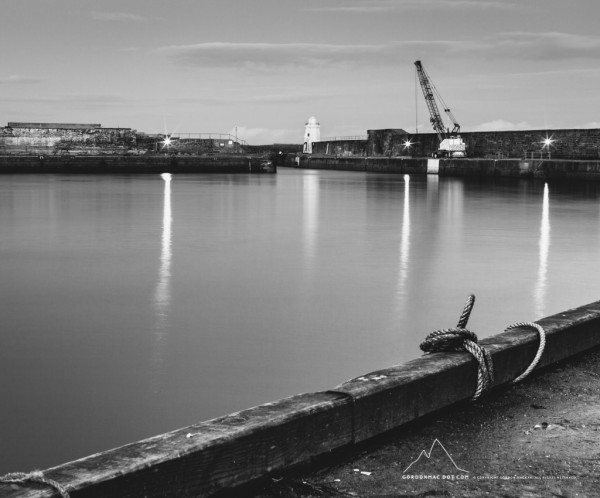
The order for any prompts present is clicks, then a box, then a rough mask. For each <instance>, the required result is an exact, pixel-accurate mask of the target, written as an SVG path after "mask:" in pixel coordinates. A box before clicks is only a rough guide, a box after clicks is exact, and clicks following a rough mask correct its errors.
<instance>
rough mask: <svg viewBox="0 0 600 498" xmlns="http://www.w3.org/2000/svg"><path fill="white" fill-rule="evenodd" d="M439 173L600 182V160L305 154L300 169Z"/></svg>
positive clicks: (445, 174) (298, 166) (300, 158)
mask: <svg viewBox="0 0 600 498" xmlns="http://www.w3.org/2000/svg"><path fill="white" fill-rule="evenodd" d="M432 166H433V170H434V171H435V174H437V175H439V176H463V177H464V176H469V177H509V178H539V179H543V180H586V181H600V160H586V161H584V160H569V159H528V160H524V159H484V158H461V159H458V158H456V159H429V158H426V157H420V158H419V157H415V158H410V157H385V156H384V157H382V156H365V157H357V156H354V157H352V156H338V157H336V156H325V155H315V154H312V155H310V154H305V155H302V156H300V157H299V163H297V164H295V167H297V168H301V169H319V170H339V171H366V172H371V173H396V174H423V175H425V174H427V173H431V172H432Z"/></svg>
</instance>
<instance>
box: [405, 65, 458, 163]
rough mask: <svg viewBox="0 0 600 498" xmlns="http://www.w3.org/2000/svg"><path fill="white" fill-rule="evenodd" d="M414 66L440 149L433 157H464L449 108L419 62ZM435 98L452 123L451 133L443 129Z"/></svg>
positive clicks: (456, 123) (455, 122)
mask: <svg viewBox="0 0 600 498" xmlns="http://www.w3.org/2000/svg"><path fill="white" fill-rule="evenodd" d="M415 66H416V68H417V74H418V76H419V83H420V84H421V90H423V96H424V97H425V102H426V103H427V108H428V109H429V115H430V116H431V125H432V126H433V129H434V130H435V132H436V133H437V136H438V138H439V140H440V147H439V149H438V151H437V152H435V153H434V156H435V157H438V156H442V157H444V156H446V157H448V156H449V157H465V156H466V145H465V143H464V142H463V140H462V139H461V138H460V135H458V134H459V133H460V125H459V124H458V122H457V121H456V119H455V118H454V115H453V114H452V111H451V110H450V108H449V107H448V106H447V105H446V103H445V102H444V99H442V96H441V95H440V92H438V90H437V88H436V87H435V85H434V84H433V83H432V82H431V79H430V78H429V75H428V74H427V72H426V71H425V69H424V68H423V65H422V64H421V61H415ZM436 96H437V98H438V100H439V101H440V102H441V104H442V105H443V106H444V112H445V113H446V114H447V115H448V117H449V118H450V121H452V124H453V126H454V127H453V128H452V131H450V130H449V129H446V128H445V127H444V122H443V121H442V116H441V114H440V111H439V109H438V106H437V102H436V99H435V97H436ZM452 135H454V136H452Z"/></svg>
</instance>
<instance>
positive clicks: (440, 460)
mask: <svg viewBox="0 0 600 498" xmlns="http://www.w3.org/2000/svg"><path fill="white" fill-rule="evenodd" d="M434 449H435V450H436V451H435V454H434V453H433V450H434ZM432 455H433V459H432ZM447 461H450V463H451V464H452V466H453V467H454V468H455V469H456V470H459V471H460V472H465V473H467V474H468V473H469V471H468V470H465V469H461V468H460V467H459V466H458V465H456V462H455V461H454V460H453V459H452V457H451V456H450V453H448V451H447V450H446V448H444V445H443V444H442V443H440V441H439V439H437V438H436V439H435V441H434V442H433V443H432V444H431V448H429V451H426V450H423V451H421V453H419V456H418V457H417V458H416V460H414V461H413V462H411V464H410V465H409V466H408V467H406V469H405V470H404V472H403V474H406V473H407V472H408V471H409V470H410V469H411V468H413V472H415V471H416V470H417V469H419V470H422V467H432V466H435V467H436V468H437V467H438V466H439V465H440V464H443V466H444V467H447V465H446V462H447ZM414 466H416V467H414ZM436 470H438V469H436ZM427 472H431V469H430V468H429V469H427Z"/></svg>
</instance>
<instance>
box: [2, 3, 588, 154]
mask: <svg viewBox="0 0 600 498" xmlns="http://www.w3.org/2000/svg"><path fill="white" fill-rule="evenodd" d="M0 6H1V11H0V12H1V14H0V42H1V46H2V58H1V59H0V61H1V64H0V126H5V125H6V123H7V122H8V121H36V122H37V121H44V122H48V121H51V122H80V123H101V124H102V126H107V127H110V126H121V127H131V128H135V129H137V130H139V131H145V132H148V133H155V132H164V131H167V132H173V131H177V132H191V133H204V132H222V133H234V130H235V128H236V127H237V131H238V135H239V136H240V138H243V139H245V140H247V141H248V142H249V143H251V144H265V143H275V142H291V143H300V142H301V141H302V139H303V134H304V124H305V122H306V121H307V119H308V118H309V117H310V116H316V117H317V119H318V121H319V122H320V123H321V135H322V136H323V137H328V136H340V135H363V134H365V133H366V130H367V129H376V128H404V129H406V130H408V131H410V132H414V131H415V128H416V126H417V124H418V125H419V126H420V129H421V130H422V131H432V130H431V127H430V125H429V116H428V114H427V108H426V106H425V102H424V99H423V96H422V94H421V93H420V89H418V92H419V93H416V90H417V89H416V86H415V82H416V80H415V68H414V61H415V60H421V61H422V63H423V66H424V67H425V69H426V70H427V72H428V73H429V75H430V77H431V79H432V80H433V83H434V84H435V86H436V87H437V88H438V90H439V92H440V93H441V95H442V96H443V98H444V100H445V101H446V103H447V104H448V105H449V107H450V108H451V109H452V111H453V113H454V115H455V116H456V118H457V120H458V122H459V123H460V124H461V126H462V129H463V130H464V131H476V130H484V129H498V130H503V129H516V128H523V129H552V128H579V127H581V128H589V127H600V90H599V89H600V64H599V63H600V31H599V29H598V22H599V20H600V2H599V1H598V0H0Z"/></svg>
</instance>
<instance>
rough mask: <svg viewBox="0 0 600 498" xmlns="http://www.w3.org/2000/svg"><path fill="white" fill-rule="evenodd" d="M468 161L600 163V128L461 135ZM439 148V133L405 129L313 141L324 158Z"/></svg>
mask: <svg viewBox="0 0 600 498" xmlns="http://www.w3.org/2000/svg"><path fill="white" fill-rule="evenodd" d="M461 137H462V139H463V140H464V142H465V143H466V149H467V157H470V158H478V159H523V160H546V159H567V160H600V128H576V129H556V130H513V131H481V132H464V131H462V132H461ZM438 146H439V138H438V136H437V135H436V134H435V133H409V132H407V131H405V130H403V129H380V130H368V131H367V137H359V138H358V139H356V138H354V137H350V138H344V137H342V139H335V140H322V141H313V143H312V153H313V154H316V155H324V156H344V157H351V156H361V157H414V158H417V157H431V155H432V152H433V151H436V150H437V149H438Z"/></svg>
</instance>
